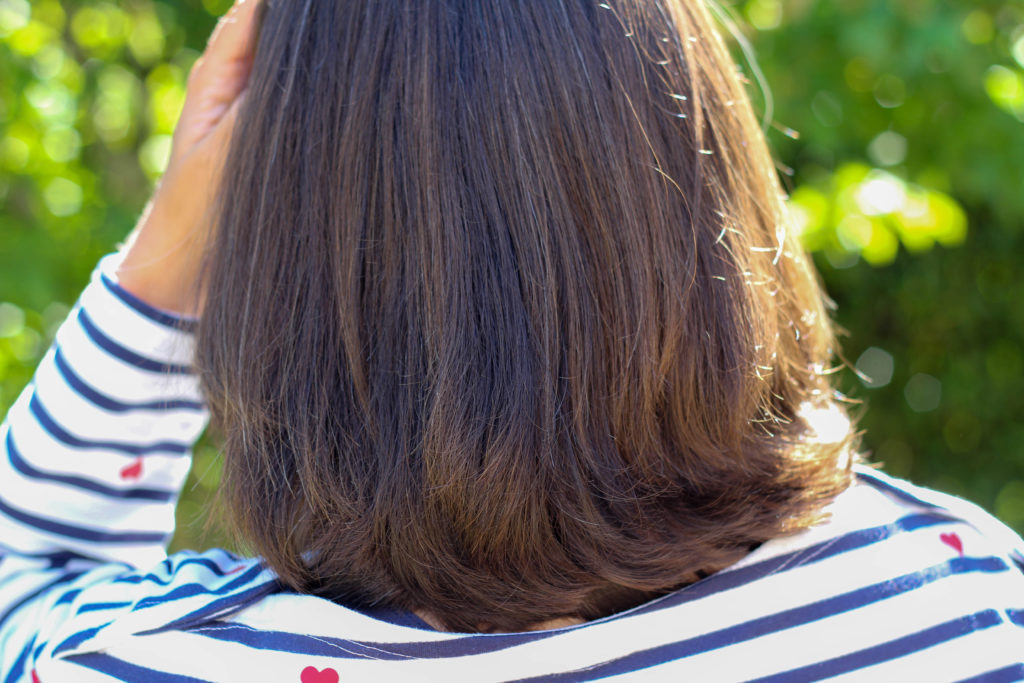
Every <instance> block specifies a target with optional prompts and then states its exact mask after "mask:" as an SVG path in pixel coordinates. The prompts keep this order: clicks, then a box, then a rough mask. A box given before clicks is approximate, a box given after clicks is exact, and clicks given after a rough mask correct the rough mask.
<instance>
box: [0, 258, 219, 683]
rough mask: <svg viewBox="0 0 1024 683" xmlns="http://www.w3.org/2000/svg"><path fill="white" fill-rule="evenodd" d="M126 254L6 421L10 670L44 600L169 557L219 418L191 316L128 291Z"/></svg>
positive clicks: (97, 285)
mask: <svg viewBox="0 0 1024 683" xmlns="http://www.w3.org/2000/svg"><path fill="white" fill-rule="evenodd" d="M116 259H117V256H116V255H112V256H108V257H106V258H105V259H104V260H103V261H101V262H100V265H99V266H98V267H97V269H96V270H95V271H94V273H93V275H92V278H91V281H90V282H89V284H88V286H87V287H86V289H85V291H84V292H83V293H82V295H81V298H80V299H79V302H78V304H77V305H76V306H75V307H74V309H73V310H72V311H71V313H70V315H69V316H68V319H67V320H66V321H65V322H64V323H63V325H62V326H61V327H60V329H59V331H58V333H57V336H56V340H55V342H54V344H53V346H52V347H51V348H50V350H49V351H48V353H47V354H46V356H45V357H44V358H43V360H42V362H41V363H40V365H39V367H38V368H37V370H36V373H35V376H34V378H33V380H32V382H31V383H30V384H29V385H28V386H27V387H26V388H25V390H24V391H23V392H22V394H21V396H20V397H19V398H18V400H17V401H16V402H15V404H14V405H13V406H12V407H11V409H10V411H9V413H8V415H7V419H6V420H5V421H4V423H3V425H2V427H0V673H3V674H6V673H7V672H8V671H10V670H11V669H12V665H11V660H10V658H9V654H10V651H9V650H7V651H6V652H5V646H10V645H12V642H13V641H12V638H14V634H16V633H17V632H19V631H20V630H21V629H20V627H21V626H25V625H27V619H26V618H25V617H24V613H25V612H26V611H27V610H30V609H31V607H32V603H33V601H34V600H35V599H36V598H37V597H39V596H41V595H43V594H45V593H46V592H47V591H48V590H52V589H54V588H56V587H59V586H61V585H62V584H68V585H70V584H71V583H72V582H74V581H75V580H76V579H77V578H78V577H80V576H82V575H83V574H85V573H87V572H91V571H94V570H96V569H97V568H101V569H102V568H105V569H106V570H107V571H114V572H116V571H121V572H124V571H130V570H131V569H132V568H138V567H150V566H152V565H154V564H156V563H159V562H160V561H161V560H163V559H164V558H165V557H166V544H167V542H168V541H169V539H170V537H171V535H172V534H173V532H174V506H175V503H176V501H177V498H178V494H179V492H180V489H181V487H182V485H183V483H184V481H185V477H186V475H187V474H188V470H189V466H190V452H191V448H192V445H193V443H194V441H195V440H196V439H197V438H198V437H199V435H200V434H201V433H202V430H203V429H204V427H205V425H206V422H207V411H206V409H205V407H204V406H203V403H202V401H201V397H200V393H199V387H198V382H197V379H196V377H195V376H194V375H193V374H192V372H191V370H190V367H189V364H190V356H191V342H192V340H191V334H190V333H189V332H188V331H187V329H184V328H185V326H187V324H188V323H187V321H182V320H178V319H176V318H172V317H170V316H168V315H166V314H164V313H162V312H160V311H157V310H155V309H152V308H150V307H148V306H146V304H144V303H143V302H141V301H139V300H137V299H135V298H134V297H133V296H132V295H131V294H129V293H128V292H127V291H125V290H124V289H122V288H120V287H119V286H118V285H117V284H116V282H115V280H114V279H113V275H112V273H113V272H114V268H115V267H116ZM6 680H7V678H5V677H3V676H0V681H4V683H6Z"/></svg>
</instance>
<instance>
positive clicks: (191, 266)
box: [117, 0, 261, 316]
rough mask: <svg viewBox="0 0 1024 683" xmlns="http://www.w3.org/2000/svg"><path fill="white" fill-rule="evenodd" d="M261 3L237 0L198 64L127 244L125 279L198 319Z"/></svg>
mask: <svg viewBox="0 0 1024 683" xmlns="http://www.w3.org/2000/svg"><path fill="white" fill-rule="evenodd" d="M260 1H261V0H236V2H235V4H234V6H233V7H232V8H231V9H230V10H229V11H228V13H227V14H225V15H224V16H223V17H222V18H221V20H220V22H219V23H218V24H217V27H216V28H215V29H214V31H213V35H212V36H211V37H210V41H209V43H208V44H207V46H206V50H205V51H204V52H203V55H202V56H201V57H200V58H199V60H198V61H197V62H196V63H195V66H193V68H192V71H191V73H190V74H189V77H188V91H187V94H186V97H185V105H184V107H183V109H182V112H181V118H180V119H179V120H178V125H177V127H176V128H175V131H174V139H173V142H172V144H171V155H170V160H169V162H168V165H167V170H166V171H165V172H164V175H163V177H162V178H161V180H160V182H159V184H158V185H157V188H156V190H155V191H154V193H153V196H152V197H151V198H150V200H149V203H148V204H147V205H146V209H145V210H144V211H143V213H142V217H141V218H140V219H139V222H138V224H137V225H136V226H135V230H133V231H132V234H131V235H130V236H129V238H128V240H127V241H126V243H125V245H124V247H122V249H121V251H122V253H123V254H124V258H123V260H122V262H121V265H120V266H119V268H118V271H117V279H118V282H119V284H120V285H121V286H122V287H124V288H125V289H127V290H128V291H129V292H131V293H132V294H134V295H135V296H137V297H139V298H140V299H142V300H143V301H145V302H146V303H148V304H150V305H152V306H155V307H157V308H160V309H163V310H166V311H170V312H172V313H177V314H181V315H186V316H196V315H198V314H199V312H200V309H201V295H200V293H199V292H197V291H196V283H197V278H198V274H199V267H200V262H201V259H202V255H203V252H204V250H205V248H206V246H207V243H208V240H209V237H210V234H211V226H212V222H213V216H212V215H211V209H212V208H213V205H214V199H215V197H216V192H217V190H218V188H219V185H220V177H221V172H222V167H223V163H224V159H225V157H226V156H227V151H228V147H229V143H230V141H231V134H232V131H233V129H234V126H235V121H236V119H237V117H238V112H239V109H240V107H241V105H242V102H243V101H244V99H245V93H246V87H247V85H248V80H249V72H250V70H251V69H252V57H253V52H254V50H255V42H256V41H255V32H256V23H257V20H256V15H257V11H258V5H259V3H260Z"/></svg>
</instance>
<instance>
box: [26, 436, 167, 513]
mask: <svg viewBox="0 0 1024 683" xmlns="http://www.w3.org/2000/svg"><path fill="white" fill-rule="evenodd" d="M7 452H8V455H9V456H10V458H9V460H10V462H11V465H12V466H13V467H14V469H16V470H17V471H18V472H20V473H21V474H22V475H23V476H25V477H28V478H30V479H37V480H41V481H53V482H57V483H59V484H65V485H68V486H73V487H75V488H78V489H83V490H86V491H92V492H94V493H99V494H101V495H103V496H107V497H108V498H122V499H130V500H154V501H157V502H161V503H167V502H170V501H172V500H174V496H175V494H176V492H175V491H161V490H159V489H144V488H135V489H118V488H114V487H112V486H107V485H105V484H100V483H98V482H95V481H92V480H89V479H85V478H84V477H75V476H72V475H68V474H49V473H47V472H43V471H41V470H37V469H36V468H34V467H32V466H31V465H30V464H28V463H27V462H25V460H24V459H23V458H22V457H21V453H19V452H18V449H17V448H16V447H15V446H14V439H13V437H12V436H11V431H10V430H8V431H7Z"/></svg>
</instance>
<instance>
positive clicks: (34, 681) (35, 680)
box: [32, 669, 41, 683]
mask: <svg viewBox="0 0 1024 683" xmlns="http://www.w3.org/2000/svg"><path fill="white" fill-rule="evenodd" d="M32 683H41V682H40V680H39V676H37V675H36V670H35V669H32Z"/></svg>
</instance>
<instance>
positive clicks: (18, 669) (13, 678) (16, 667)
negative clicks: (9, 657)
mask: <svg viewBox="0 0 1024 683" xmlns="http://www.w3.org/2000/svg"><path fill="white" fill-rule="evenodd" d="M34 643H35V639H34V638H33V639H32V640H30V641H29V643H28V645H26V646H25V648H24V649H23V650H22V651H21V652H20V653H19V654H18V658H17V659H15V660H14V664H12V665H11V669H10V671H8V672H7V676H5V677H4V683H18V681H19V680H21V681H24V680H25V679H24V678H22V677H21V675H22V674H23V673H25V662H27V661H28V656H29V653H30V652H32V645H33V644H34Z"/></svg>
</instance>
